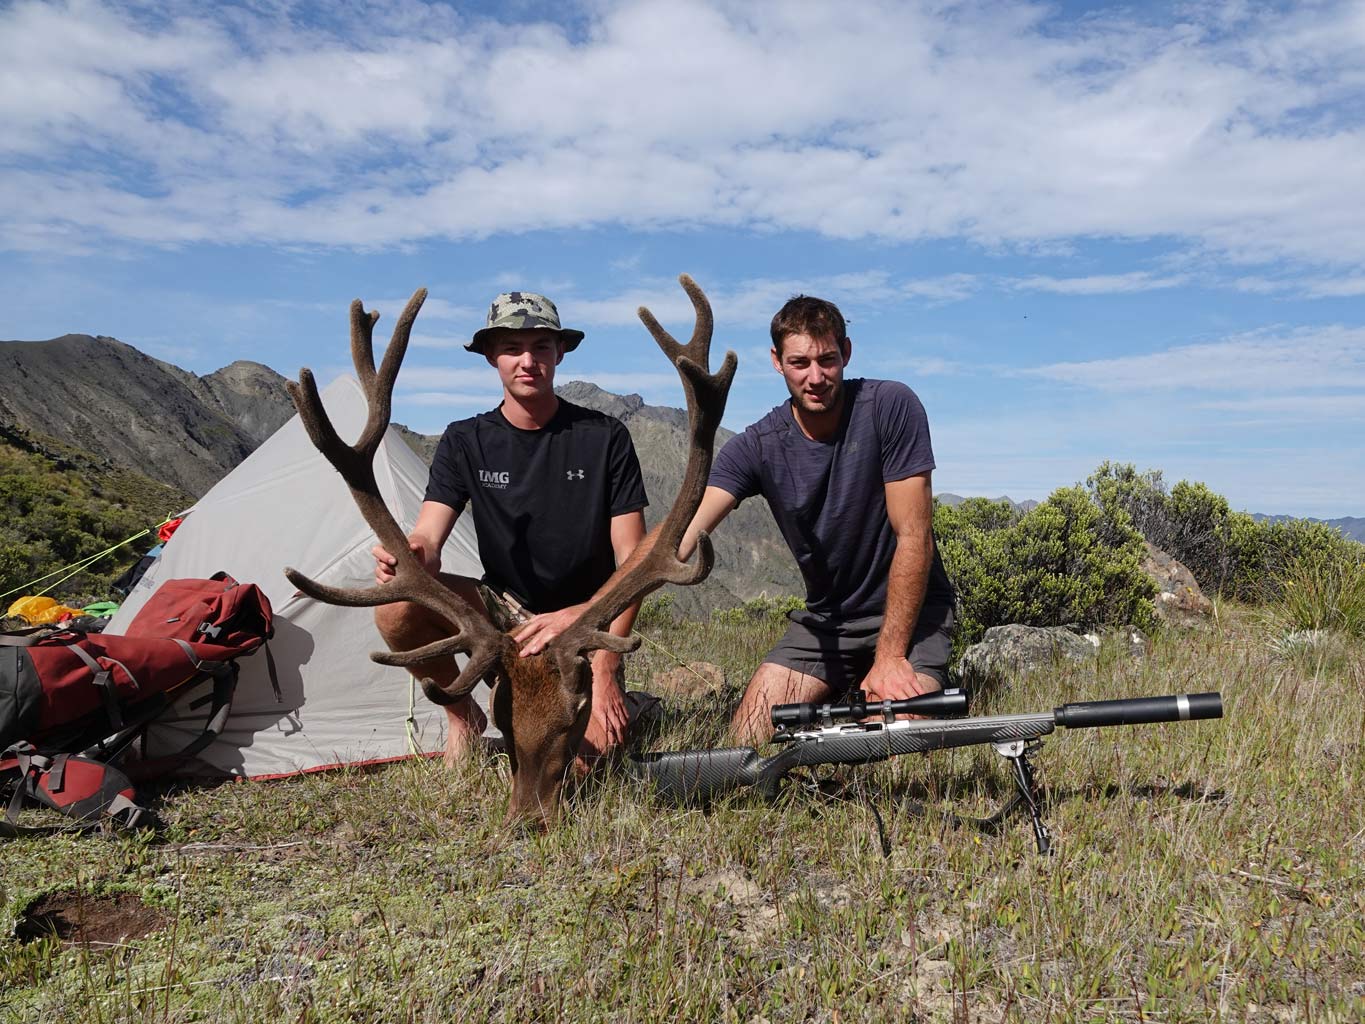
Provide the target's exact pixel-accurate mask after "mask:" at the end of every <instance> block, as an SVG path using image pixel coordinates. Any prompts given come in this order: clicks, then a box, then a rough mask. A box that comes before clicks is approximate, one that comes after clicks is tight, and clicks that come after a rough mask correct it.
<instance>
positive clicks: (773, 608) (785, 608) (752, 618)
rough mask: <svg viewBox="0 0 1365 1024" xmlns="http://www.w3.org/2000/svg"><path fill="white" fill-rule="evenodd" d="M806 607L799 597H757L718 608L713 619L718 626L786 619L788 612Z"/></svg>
mask: <svg viewBox="0 0 1365 1024" xmlns="http://www.w3.org/2000/svg"><path fill="white" fill-rule="evenodd" d="M804 607H806V602H805V601H803V600H802V599H801V598H799V597H791V596H784V597H767V596H764V597H755V598H753V599H752V600H749V601H745V602H744V603H743V604H742V605H739V606H738V607H735V608H716V609H714V610H713V611H712V612H711V621H712V622H713V623H714V624H716V625H718V626H722V625H723V626H743V625H745V624H747V623H750V622H759V621H762V620H764V619H774V620H775V619H784V618H786V617H787V613H788V612H791V611H795V610H797V609H798V608H804Z"/></svg>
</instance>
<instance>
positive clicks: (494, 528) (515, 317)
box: [375, 292, 953, 757]
mask: <svg viewBox="0 0 1365 1024" xmlns="http://www.w3.org/2000/svg"><path fill="white" fill-rule="evenodd" d="M771 336H772V352H771V356H772V361H773V367H774V368H775V369H776V370H777V371H778V372H779V373H781V374H782V376H783V378H784V380H785V382H786V384H787V390H788V391H789V392H790V395H791V398H790V401H788V402H784V403H782V404H781V405H779V406H777V407H776V408H775V409H773V410H772V411H771V412H770V413H768V415H767V416H765V417H764V418H763V419H761V420H759V421H758V422H757V423H755V424H753V425H752V426H750V427H749V428H747V429H746V430H745V431H744V432H743V433H742V434H739V435H737V436H736V437H734V438H732V439H731V440H730V442H729V443H728V444H726V446H725V447H724V449H722V451H721V453H720V455H719V456H718V457H717V459H716V461H715V464H714V466H713V468H712V472H711V478H710V481H709V485H708V487H707V490H706V493H705V496H704V497H703V499H702V503H701V507H700V508H699V510H698V512H697V515H696V516H695V517H694V519H693V522H692V524H691V526H690V527H689V529H688V533H687V536H686V538H685V539H684V541H683V545H682V551H681V555H682V556H683V557H684V558H686V557H688V556H690V554H691V552H692V549H693V547H694V546H695V543H696V535H697V534H698V532H700V531H702V530H705V531H707V532H711V531H713V530H714V529H715V528H716V527H717V526H719V525H720V523H721V521H722V520H724V518H725V517H726V516H727V515H728V514H729V513H730V511H731V510H732V509H734V508H735V507H737V506H738V504H739V503H740V502H741V501H743V500H745V499H746V498H749V497H752V496H754V495H759V494H761V495H763V497H764V498H766V499H767V501H768V504H769V506H770V507H771V508H772V511H773V515H774V518H775V519H776V520H777V524H778V527H779V529H780V530H781V532H782V535H783V537H784V538H785V540H786V541H787V544H788V545H789V546H790V548H791V550H792V553H793V555H794V556H795V557H796V560H797V564H798V565H799V567H800V569H801V573H802V576H803V577H804V578H805V582H806V588H807V595H806V607H805V608H804V609H802V610H801V611H798V612H794V613H792V615H791V620H792V621H791V625H790V626H789V627H788V629H787V632H786V634H785V635H784V636H783V638H782V640H781V641H780V642H779V644H778V646H777V647H776V648H774V649H773V650H772V651H771V652H770V653H769V654H768V655H767V657H765V658H764V661H763V663H762V664H761V665H760V666H759V668H758V670H757V671H756V672H755V673H754V675H753V677H752V679H750V681H749V685H748V687H747V689H746V690H745V693H744V697H743V699H742V700H741V702H740V706H739V709H738V710H737V711H736V713H735V717H734V721H733V730H734V732H735V734H736V736H737V738H738V739H739V740H740V741H741V742H747V743H759V742H763V741H765V740H766V739H767V738H768V736H769V735H770V733H771V727H770V725H769V709H770V708H771V706H772V705H773V704H781V703H790V702H795V701H824V700H828V699H832V698H834V697H837V696H838V695H840V694H841V693H843V692H844V691H846V690H848V689H851V688H854V687H857V686H859V685H861V687H862V688H863V689H864V690H866V691H867V694H868V697H869V698H870V699H872V700H886V699H892V700H895V699H902V698H905V697H910V696H915V695H917V694H921V693H926V692H929V691H932V690H936V689H940V688H941V687H942V686H943V684H944V683H945V682H946V671H947V663H948V655H949V650H950V648H951V633H952V628H953V591H952V586H951V584H950V583H949V582H948V578H947V574H946V573H945V572H944V570H943V564H942V562H941V560H940V559H939V556H938V552H937V550H936V549H935V546H934V540H933V532H932V527H933V492H932V486H931V475H932V471H933V469H934V457H933V450H932V446H931V444H930V438H929V425H928V421H927V418H926V416H925V413H924V408H923V406H922V405H921V404H920V402H919V399H918V398H917V397H916V396H915V394H914V392H913V391H911V390H910V389H909V388H908V387H906V386H905V385H904V384H900V383H898V382H896V381H887V380H872V379H861V380H858V379H852V380H845V379H844V368H845V367H846V366H847V365H848V362H849V359H850V357H851V354H852V343H851V342H850V340H849V338H848V334H847V331H846V329H845V323H844V318H843V316H842V314H841V313H840V312H839V309H838V307H836V306H835V305H834V304H833V303H830V302H826V301H824V300H822V299H816V298H812V297H809V296H797V297H796V298H794V299H792V300H791V301H789V302H788V303H787V304H786V305H785V306H783V307H782V309H781V310H779V311H778V313H777V315H776V316H774V317H773V321H772V326H771ZM581 338H582V334H581V332H577V331H565V330H562V329H561V328H560V327H559V319H558V313H557V311H556V310H555V308H554V306H553V304H552V303H550V302H549V300H547V299H544V298H543V297H541V296H533V295H529V294H527V293H515V292H514V293H511V294H510V295H504V296H499V297H498V299H497V300H495V302H494V304H493V308H492V310H491V311H490V314H489V320H488V326H487V327H486V328H484V330H482V331H480V332H478V333H477V334H476V335H475V336H474V340H473V341H472V342H471V344H470V345H468V346H466V347H467V348H469V349H470V350H471V351H475V352H479V353H481V354H483V355H484V357H485V358H486V359H487V360H488V361H489V362H490V363H491V364H493V365H494V366H495V367H497V370H498V375H499V377H500V379H501V381H502V384H503V403H502V405H501V406H499V408H498V409H495V410H493V411H492V412H490V413H484V414H483V415H482V416H477V417H474V418H473V419H470V420H462V421H460V422H457V423H453V424H451V425H450V427H449V428H448V429H447V431H446V434H445V436H444V437H443V438H442V440H441V447H440V449H439V450H438V451H437V454H436V458H435V460H434V461H433V464H432V475H431V483H430V485H429V486H428V489H427V495H426V497H427V500H426V502H425V503H424V504H423V506H422V512H421V514H420V516H419V518H418V522H417V526H416V528H415V529H414V530H413V533H412V535H411V536H410V537H409V541H410V542H411V544H412V547H413V550H414V551H415V552H417V553H418V554H419V555H420V556H421V557H422V558H424V559H425V560H426V563H427V566H428V568H429V570H430V571H432V572H439V560H440V549H441V545H442V544H443V543H444V542H445V539H446V538H447V537H448V536H449V534H450V530H451V528H452V527H453V526H454V523H455V520H456V518H457V517H458V516H459V514H460V512H461V510H462V509H463V507H464V505H465V503H466V502H467V501H469V500H471V499H472V500H473V503H474V516H475V525H476V528H477V531H478V539H479V551H480V556H481V557H482V559H483V562H484V567H485V571H486V574H487V575H486V579H487V580H488V581H489V582H490V583H491V584H492V585H493V586H494V587H495V588H497V589H507V590H509V591H511V592H512V594H513V595H514V596H516V597H517V598H518V599H520V600H522V603H523V604H525V605H526V607H528V608H529V609H531V610H532V611H537V612H539V614H536V615H534V616H533V617H532V618H530V620H529V621H528V622H527V623H526V624H525V625H524V626H523V627H522V628H521V629H520V630H519V631H518V633H517V634H516V639H517V640H518V642H519V643H521V644H522V645H523V646H522V652H523V653H524V654H534V653H536V652H537V651H539V650H542V649H543V648H544V646H545V645H546V644H547V643H549V641H550V640H552V639H553V638H554V637H555V636H557V635H558V634H559V633H561V632H562V631H563V630H564V629H565V628H567V627H568V625H569V624H570V623H571V622H572V621H573V620H574V619H575V618H576V617H577V613H578V611H579V610H580V608H581V606H582V604H583V603H584V602H586V601H588V599H589V598H590V597H591V596H592V593H593V591H594V590H595V589H596V588H597V587H598V586H599V585H600V584H601V583H602V582H603V581H605V579H606V578H607V576H608V575H610V573H611V571H612V569H613V568H614V566H615V565H616V564H619V563H621V562H624V561H625V559H626V558H627V557H628V556H629V554H630V552H631V550H632V549H633V548H634V547H635V545H636V544H637V543H638V542H639V540H640V539H641V538H642V537H643V535H644V518H643V514H642V512H641V511H640V510H641V509H643V507H644V505H645V503H646V502H645V496H644V488H643V485H642V484H641V483H640V471H639V463H638V461H637V459H636V457H635V452H634V449H633V448H632V447H631V445H630V438H629V435H628V434H627V433H626V430H625V428H624V427H623V426H622V425H621V424H620V423H619V422H618V421H616V420H614V419H612V418H610V417H606V416H601V415H600V414H595V413H590V412H588V411H587V410H583V409H578V408H577V407H575V406H572V405H569V404H568V403H566V402H563V401H561V400H560V399H558V398H556V397H555V395H554V392H553V390H552V385H553V380H554V368H555V366H557V365H558V363H559V361H560V360H561V359H562V358H563V356H564V353H565V352H566V351H572V350H573V348H574V347H576V346H577V344H578V341H579V340H581ZM561 439H562V440H561ZM570 453H571V454H570ZM575 472H577V473H578V474H579V476H578V478H577V483H579V484H583V483H584V480H585V479H588V480H591V485H590V486H583V487H580V488H579V489H578V490H574V489H573V487H574V484H575ZM566 510H569V511H568V514H565V512H566ZM375 554H376V559H377V564H378V568H377V571H376V575H377V578H378V579H379V580H380V582H384V581H385V579H386V578H388V577H389V576H391V565H392V559H391V557H390V556H389V555H388V554H387V553H386V552H383V551H382V550H381V549H376V552H375ZM442 579H444V580H445V581H446V582H447V583H448V584H449V585H450V586H452V587H453V588H455V589H456V590H457V592H459V593H461V594H462V595H464V596H466V597H467V598H468V599H470V600H471V603H474V604H475V607H479V603H478V597H477V592H476V591H475V589H474V585H473V581H472V580H468V579H464V578H460V577H453V576H446V575H442ZM635 611H636V609H634V608H632V609H630V610H628V611H627V612H625V613H623V614H622V615H621V616H620V617H619V618H618V619H617V620H616V621H615V622H614V623H613V624H612V631H613V632H615V633H617V634H618V635H625V634H626V633H627V632H628V631H629V629H630V627H631V625H632V623H633V621H634V618H635ZM376 619H377V620H378V621H379V624H380V630H381V632H382V633H383V634H384V636H385V639H386V640H387V641H388V642H389V643H390V646H392V647H395V648H411V647H415V646H417V645H418V644H421V643H426V642H428V641H430V640H433V639H437V638H438V637H440V636H442V635H444V632H443V631H442V626H441V624H440V623H439V621H435V620H433V619H432V617H431V616H429V615H426V614H425V613H423V612H421V610H419V609H413V608H411V607H409V606H401V605H400V606H387V607H385V608H381V609H379V610H378V611H377V612H376ZM444 671H448V672H451V673H452V674H453V672H454V669H453V666H451V667H448V668H446V669H444ZM433 674H434V672H433ZM452 677H453V676H452ZM438 681H443V680H438ZM447 712H448V714H449V716H450V726H451V728H450V734H449V735H450V741H449V744H448V748H447V756H448V757H453V756H455V755H456V754H458V753H459V752H460V751H461V750H463V749H465V747H467V746H468V744H469V743H470V742H471V741H472V739H473V738H474V737H476V736H477V735H478V733H479V732H481V731H482V729H483V725H484V721H483V715H482V713H480V712H479V711H478V709H477V708H476V707H474V706H473V704H472V702H471V701H469V700H468V699H467V698H466V700H465V701H464V702H462V703H461V704H460V705H456V706H454V707H452V708H448V709H447ZM625 724H626V715H625V710H624V702H623V694H622V691H621V686H620V682H619V656H617V655H612V654H609V653H608V652H605V651H598V652H597V653H596V654H595V655H594V659H593V707H592V721H591V723H590V724H589V727H588V732H587V735H586V737H585V741H584V745H585V747H586V748H587V749H588V750H589V751H601V750H604V749H606V748H608V747H610V746H613V745H615V744H616V743H618V742H619V741H620V740H621V738H622V736H623V734H624V728H625Z"/></svg>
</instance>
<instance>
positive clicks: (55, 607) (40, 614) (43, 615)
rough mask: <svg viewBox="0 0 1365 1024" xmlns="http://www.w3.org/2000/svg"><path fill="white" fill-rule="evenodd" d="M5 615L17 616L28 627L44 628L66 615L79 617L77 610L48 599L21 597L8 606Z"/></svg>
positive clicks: (78, 610)
mask: <svg viewBox="0 0 1365 1024" xmlns="http://www.w3.org/2000/svg"><path fill="white" fill-rule="evenodd" d="M6 614H7V615H17V616H19V617H20V618H21V619H23V620H24V621H25V622H27V623H28V624H29V625H30V626H44V625H46V624H47V623H49V622H56V621H57V620H58V619H61V618H65V617H66V616H68V615H80V614H81V610H80V609H79V608H68V607H67V606H66V605H64V604H58V603H57V602H56V601H55V600H53V599H52V598H50V597H21V598H19V600H17V601H15V602H14V603H13V604H12V605H10V606H9V611H8V612H6Z"/></svg>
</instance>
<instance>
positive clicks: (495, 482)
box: [479, 469, 512, 491]
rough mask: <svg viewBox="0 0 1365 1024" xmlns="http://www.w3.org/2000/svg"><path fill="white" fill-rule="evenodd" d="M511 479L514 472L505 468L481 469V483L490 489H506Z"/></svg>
mask: <svg viewBox="0 0 1365 1024" xmlns="http://www.w3.org/2000/svg"><path fill="white" fill-rule="evenodd" d="M511 479H512V474H510V473H508V472H507V470H505V469H481V470H479V485H480V486H481V487H485V488H487V489H488V490H490V491H505V490H506V489H507V485H508V484H509V483H510V482H511Z"/></svg>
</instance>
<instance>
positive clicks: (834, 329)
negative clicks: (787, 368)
mask: <svg viewBox="0 0 1365 1024" xmlns="http://www.w3.org/2000/svg"><path fill="white" fill-rule="evenodd" d="M769 331H770V333H771V334H772V338H773V348H775V349H777V354H778V355H781V354H782V342H783V340H785V339H786V338H787V337H789V336H790V335H793V334H805V335H808V336H809V337H812V338H833V339H834V341H835V343H836V344H837V345H838V346H839V347H840V348H842V347H843V345H844V343H845V342H846V341H848V328H847V326H846V325H845V324H844V314H842V313H840V312H839V307H838V306H836V305H835V304H834V303H832V302H830V301H829V300H828V299H817V298H815V296H813V295H793V296H792V297H791V298H790V299H788V300H787V303H786V305H784V306H783V307H782V308H781V309H779V310H778V311H777V314H776V315H775V316H774V317H773V322H772V326H771V327H770V328H769Z"/></svg>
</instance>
